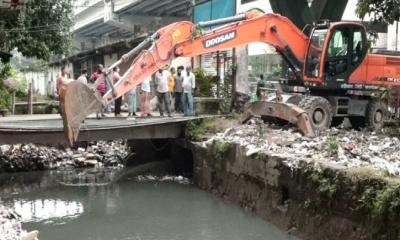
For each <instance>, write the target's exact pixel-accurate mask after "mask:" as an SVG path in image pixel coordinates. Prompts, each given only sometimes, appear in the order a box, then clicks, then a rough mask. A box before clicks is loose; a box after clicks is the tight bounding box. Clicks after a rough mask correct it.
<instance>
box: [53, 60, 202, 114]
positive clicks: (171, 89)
mask: <svg viewBox="0 0 400 240" xmlns="http://www.w3.org/2000/svg"><path fill="white" fill-rule="evenodd" d="M119 72H120V69H119V68H118V67H115V68H114V69H113V72H112V75H111V77H110V80H111V81H112V83H113V84H115V83H117V82H118V81H119V80H120V79H121V75H120V73H119ZM103 73H104V67H103V65H101V64H100V65H98V66H97V69H96V70H95V71H94V72H93V74H92V75H91V76H90V78H88V71H87V70H86V69H83V70H82V71H81V75H80V76H79V77H78V79H77V81H79V82H80V83H82V84H89V83H91V84H95V87H96V89H97V91H98V92H99V94H100V95H101V96H104V95H105V94H106V92H107V90H108V89H109V88H110V87H111V86H108V84H107V83H106V81H105V80H104V78H103V79H99V78H100V77H101V76H103ZM67 76H68V71H67V69H66V68H65V67H63V68H62V69H61V74H60V76H59V78H58V80H57V94H58V95H60V93H61V91H62V89H64V88H65V85H66V84H68V81H69V80H67V79H68V78H67ZM151 81H152V77H147V78H146V79H145V80H144V81H143V82H142V83H141V85H140V87H139V88H140V103H141V106H140V110H141V112H142V116H143V117H148V116H152V115H151V111H150V98H151V92H152V91H151ZM154 85H155V92H156V96H157V103H158V104H157V107H158V109H159V111H160V116H164V113H165V112H166V113H167V116H168V117H172V105H171V103H172V100H173V99H174V100H175V104H174V109H175V112H176V113H183V114H184V116H193V115H194V106H193V104H194V101H193V91H194V89H195V86H196V79H195V75H194V74H193V72H192V69H191V67H186V68H184V67H183V66H179V67H178V68H177V69H176V70H175V68H171V69H170V71H168V70H164V69H160V70H159V71H158V72H157V73H155V74H154ZM136 93H137V88H136V87H134V88H132V89H131V90H130V91H129V92H128V93H127V97H128V101H127V102H128V117H134V116H136V110H137V104H136V99H137V96H136ZM122 100H123V99H122V96H121V97H118V98H117V99H115V101H114V104H115V105H114V114H115V116H116V117H118V116H121V105H122ZM96 115H97V118H98V119H101V118H102V117H105V116H106V115H105V114H104V109H102V110H100V111H99V112H97V114H96Z"/></svg>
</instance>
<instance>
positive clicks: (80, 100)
mask: <svg viewBox="0 0 400 240" xmlns="http://www.w3.org/2000/svg"><path fill="white" fill-rule="evenodd" d="M102 105H103V104H102V99H101V97H100V96H99V95H98V93H97V92H96V91H94V90H92V89H91V88H89V87H88V86H87V85H85V84H82V83H80V82H78V81H73V82H71V83H69V84H68V85H67V86H66V88H65V89H64V90H63V91H62V93H61V96H60V110H61V115H62V118H63V122H64V134H65V138H66V140H67V141H68V144H69V145H70V146H72V145H73V143H74V142H75V141H76V140H77V139H78V136H79V129H80V126H81V123H82V121H84V120H85V118H86V117H87V116H88V115H90V114H92V113H94V112H96V111H98V110H100V109H101V108H102Z"/></svg>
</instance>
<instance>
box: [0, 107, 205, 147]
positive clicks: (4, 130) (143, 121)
mask: <svg viewBox="0 0 400 240" xmlns="http://www.w3.org/2000/svg"><path fill="white" fill-rule="evenodd" d="M208 117H212V115H202V116H196V117H183V116H181V115H177V116H175V117H173V118H161V117H151V118H136V119H135V120H127V119H126V118H111V117H110V118H104V119H101V120H97V119H95V118H88V119H86V121H85V123H84V124H82V126H81V131H80V134H79V139H78V141H97V140H115V139H128V140H143V139H171V138H179V137H181V136H183V134H184V131H185V126H186V124H187V122H188V121H191V120H195V119H202V118H208ZM17 143H41V144H62V143H64V132H63V125H62V120H61V118H60V116H59V115H55V114H53V115H26V116H19V117H6V118H0V144H17Z"/></svg>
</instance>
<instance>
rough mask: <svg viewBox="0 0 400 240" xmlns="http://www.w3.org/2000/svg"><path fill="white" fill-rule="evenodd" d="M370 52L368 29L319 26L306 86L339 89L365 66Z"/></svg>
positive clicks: (309, 54)
mask: <svg viewBox="0 0 400 240" xmlns="http://www.w3.org/2000/svg"><path fill="white" fill-rule="evenodd" d="M367 51H368V43H367V36H366V30H365V27H364V26H363V25H361V24H358V23H351V22H340V23H332V24H329V23H328V24H323V25H317V26H316V27H315V28H314V30H313V31H312V32H311V35H310V41H309V45H308V51H307V56H306V63H305V66H304V69H303V75H304V77H303V78H304V83H305V85H308V86H311V87H312V86H313V84H318V85H323V86H324V87H326V88H332V89H338V88H340V85H342V84H346V83H347V82H348V79H349V77H350V75H351V74H352V73H353V72H354V70H355V69H357V68H358V66H359V65H360V64H361V63H362V61H363V59H364V58H365V56H366V54H367Z"/></svg>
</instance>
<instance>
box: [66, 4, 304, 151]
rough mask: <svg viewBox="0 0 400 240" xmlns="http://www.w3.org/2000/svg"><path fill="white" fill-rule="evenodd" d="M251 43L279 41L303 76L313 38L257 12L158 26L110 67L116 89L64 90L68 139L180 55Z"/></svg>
mask: <svg viewBox="0 0 400 240" xmlns="http://www.w3.org/2000/svg"><path fill="white" fill-rule="evenodd" d="M221 24H225V25H222V26H220V27H218V28H217V29H214V30H211V31H209V32H206V33H205V34H198V35H196V34H197V32H198V30H199V27H210V26H215V25H221ZM251 42H265V43H268V44H270V45H272V46H274V47H275V48H276V49H277V50H278V52H280V53H281V54H282V56H283V57H284V58H285V59H286V60H287V62H288V63H289V66H290V67H291V68H292V69H293V71H294V72H295V74H296V76H297V78H299V79H301V73H302V66H303V63H304V57H305V52H306V49H307V45H308V37H307V36H306V35H304V34H303V33H302V32H301V31H300V30H299V29H298V28H297V27H296V26H295V25H294V24H293V23H292V22H291V21H290V20H289V19H287V18H285V17H282V16H280V15H276V14H261V13H260V12H255V11H251V12H248V13H246V14H241V15H238V16H234V17H230V18H225V19H219V20H215V21H210V22H205V23H200V24H199V25H198V26H196V25H194V24H193V23H191V22H177V23H173V24H170V25H168V26H166V27H163V28H161V29H160V30H158V31H157V32H156V33H155V34H153V35H152V36H150V37H149V38H147V39H146V40H145V41H144V42H143V43H142V44H140V45H139V46H138V47H136V48H135V49H133V50H132V51H130V52H129V53H127V54H126V55H124V56H123V57H122V58H121V60H119V61H118V62H116V63H115V64H113V65H112V66H111V67H110V68H109V69H108V70H107V71H106V72H105V74H104V77H105V80H106V81H107V82H108V83H109V84H110V85H111V86H112V88H111V89H110V90H109V91H108V92H107V93H106V94H105V95H104V96H103V98H99V97H98V96H96V94H94V93H95V90H92V89H89V88H88V87H86V86H84V85H82V84H79V83H77V82H74V83H73V84H69V85H67V87H66V90H65V91H64V92H63V93H62V94H61V108H62V113H63V120H64V130H65V131H64V132H65V134H66V139H67V140H68V143H69V144H73V142H74V141H76V140H77V139H78V134H79V128H80V124H81V122H82V121H83V120H84V119H85V118H86V117H87V116H88V115H89V114H91V113H94V112H96V111H97V110H99V108H101V107H102V106H103V105H107V104H109V103H111V102H112V101H113V100H114V99H115V98H118V97H120V96H122V95H123V94H125V93H126V92H128V91H129V90H130V89H132V88H133V87H135V86H137V85H138V84H140V83H141V82H142V81H144V80H145V78H146V77H148V76H151V75H152V74H154V73H155V72H156V71H157V70H158V69H162V68H163V67H164V66H166V65H169V64H170V63H171V61H172V60H173V59H174V58H177V57H192V56H196V55H200V54H204V53H209V52H214V51H218V50H222V49H229V48H234V47H237V46H240V45H245V44H248V43H251ZM132 57H134V58H133V60H132V64H131V66H130V67H129V69H128V70H127V71H126V72H125V74H124V75H123V76H122V78H121V79H120V80H119V81H118V82H117V83H115V84H111V81H110V75H111V72H112V69H113V68H114V67H115V66H118V65H119V64H121V63H123V62H127V61H130V59H131V58H132ZM95 85H96V84H95Z"/></svg>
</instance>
